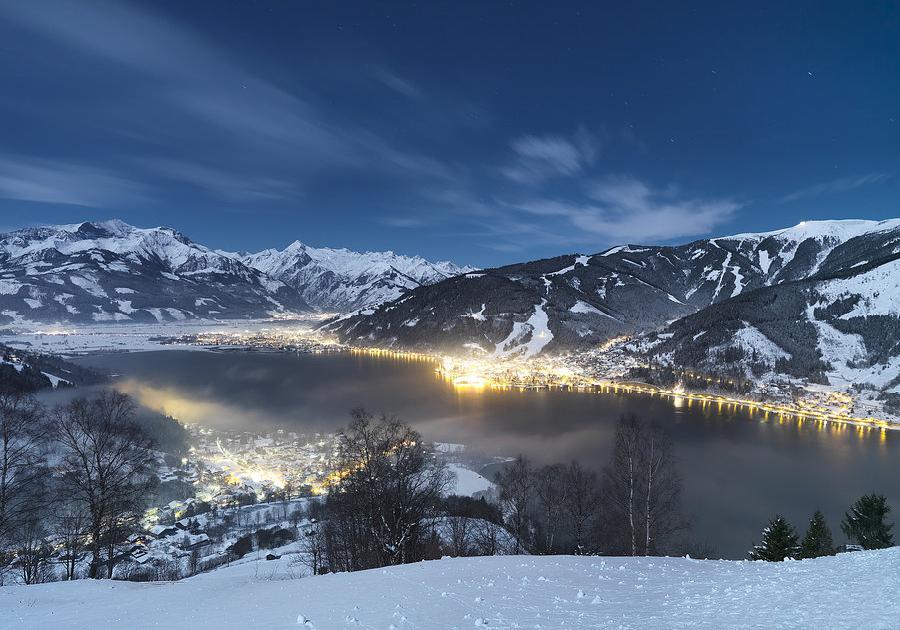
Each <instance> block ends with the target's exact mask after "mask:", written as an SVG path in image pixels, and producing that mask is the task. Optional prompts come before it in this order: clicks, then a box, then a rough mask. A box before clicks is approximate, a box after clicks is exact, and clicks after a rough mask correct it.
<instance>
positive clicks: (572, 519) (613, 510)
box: [496, 415, 688, 556]
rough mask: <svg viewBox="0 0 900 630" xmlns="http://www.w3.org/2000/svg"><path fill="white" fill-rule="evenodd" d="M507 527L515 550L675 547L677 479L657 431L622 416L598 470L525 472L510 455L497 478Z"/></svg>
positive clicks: (651, 551)
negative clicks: (516, 546)
mask: <svg viewBox="0 0 900 630" xmlns="http://www.w3.org/2000/svg"><path fill="white" fill-rule="evenodd" d="M496 482H497V485H498V488H499V500H500V505H501V509H502V512H503V514H504V515H505V517H506V521H507V526H508V527H509V528H510V531H511V532H512V533H513V534H515V535H516V539H517V541H518V544H519V547H520V548H521V550H522V551H525V552H530V553H541V554H555V553H566V554H568V553H575V554H597V553H602V554H606V555H629V556H638V555H641V556H643V555H657V554H664V553H670V552H673V551H674V550H675V549H676V546H677V547H678V548H679V550H680V548H681V546H682V545H683V543H682V541H681V539H680V537H678V534H680V533H683V532H684V531H686V530H687V529H688V522H687V520H686V519H685V518H684V516H683V514H682V512H681V500H680V499H681V485H682V484H681V478H680V476H679V474H678V471H677V467H676V461H675V457H674V455H673V453H672V445H671V441H670V440H669V438H668V436H667V435H666V434H665V433H664V432H663V431H662V430H661V429H660V428H659V427H657V426H655V425H651V424H647V423H645V422H643V421H641V420H639V419H638V418H636V417H635V416H630V415H629V416H623V417H622V418H621V419H620V420H619V423H618V425H617V427H616V434H615V442H614V445H613V452H612V456H611V458H610V461H609V463H608V464H607V466H606V467H605V468H604V469H603V471H602V473H600V474H597V473H596V472H594V471H592V470H589V469H586V468H584V467H583V466H582V465H581V464H579V463H578V462H574V461H573V462H571V463H569V464H567V465H563V464H551V465H547V466H542V467H539V468H536V467H532V466H531V464H530V463H529V462H528V460H526V459H525V458H523V457H519V458H517V459H516V460H515V461H514V462H512V463H510V464H509V465H507V466H506V467H505V468H504V469H503V470H502V471H501V472H500V473H498V475H497V479H496Z"/></svg>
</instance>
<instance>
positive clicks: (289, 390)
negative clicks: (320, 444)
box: [78, 351, 900, 558]
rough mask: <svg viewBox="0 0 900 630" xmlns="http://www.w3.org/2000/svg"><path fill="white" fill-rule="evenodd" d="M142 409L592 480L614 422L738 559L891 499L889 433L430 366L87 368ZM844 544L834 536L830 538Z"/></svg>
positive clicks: (324, 359)
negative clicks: (452, 449) (645, 435)
mask: <svg viewBox="0 0 900 630" xmlns="http://www.w3.org/2000/svg"><path fill="white" fill-rule="evenodd" d="M78 362H79V363H80V364H82V365H85V366H90V367H96V368H100V369H103V370H107V371H109V372H112V373H114V374H117V375H118V376H116V377H115V379H114V382H116V384H117V386H118V387H120V388H122V389H124V390H126V391H129V392H131V393H132V394H133V395H134V396H135V397H136V398H137V400H138V401H140V402H141V404H143V405H145V406H147V407H150V408H152V409H154V410H158V411H163V412H166V413H168V414H171V415H173V416H175V417H177V418H179V419H180V420H182V421H185V422H200V423H203V424H209V425H212V426H217V427H222V428H232V429H247V430H260V431H265V430H270V429H273V428H284V429H287V430H293V431H298V432H316V431H319V432H329V431H334V430H336V429H338V428H340V427H341V426H343V425H345V424H346V423H347V421H348V418H349V413H348V412H349V410H350V409H352V408H355V407H365V408H366V409H368V410H370V411H373V412H379V413H380V412H384V413H387V414H395V415H397V416H398V417H400V419H402V420H403V421H405V422H408V423H410V424H412V425H413V426H414V427H415V428H416V429H418V430H419V431H420V432H421V433H422V435H423V437H425V439H428V440H432V441H448V442H461V443H464V444H467V445H469V446H470V447H472V448H475V449H478V450H480V451H482V452H485V453H487V454H495V455H506V456H515V455H517V454H519V453H522V454H524V455H526V456H528V457H529V458H531V459H532V460H534V461H535V462H536V463H539V464H542V463H551V462H554V461H567V460H570V459H577V460H579V461H581V462H582V463H584V464H586V465H588V466H591V467H594V468H597V469H601V468H602V467H603V466H604V465H605V463H606V461H607V458H608V456H609V452H610V448H611V441H612V437H613V431H614V427H615V422H616V420H617V419H618V418H619V416H621V415H622V414H623V413H634V414H637V415H638V416H640V417H642V418H645V419H648V420H653V421H655V422H657V423H659V424H660V425H662V426H663V427H665V428H666V430H667V431H668V432H669V433H670V434H671V436H672V438H673V440H674V443H675V451H676V454H677V456H678V458H679V469H680V471H681V474H682V475H683V478H684V504H685V508H686V511H687V512H688V513H689V514H690V515H691V517H692V520H693V531H692V536H693V538H695V539H696V540H698V541H701V542H704V543H706V544H709V545H712V546H713V547H714V548H715V549H717V550H718V551H719V552H720V553H721V554H723V555H725V556H727V557H734V558H740V557H744V555H745V552H746V550H747V549H748V548H749V547H750V545H751V543H753V542H754V540H756V538H758V536H759V531H760V529H761V528H762V526H763V525H764V524H765V523H766V522H767V520H768V519H769V518H771V516H772V515H773V514H775V513H776V512H779V513H782V514H784V515H785V516H786V517H787V518H788V519H789V520H791V521H792V522H794V523H795V524H796V525H797V526H798V527H804V526H805V524H806V521H807V520H808V518H809V516H810V515H811V514H812V512H813V511H814V510H815V509H817V508H818V509H821V510H822V511H823V512H824V513H825V514H826V516H827V517H828V519H829V521H830V522H831V523H832V525H833V528H834V530H835V532H837V531H838V528H837V524H838V522H839V520H840V518H841V516H842V515H843V512H844V511H845V510H846V509H847V506H848V505H849V504H850V502H852V501H853V500H854V498H855V497H857V496H859V495H860V494H863V493H866V492H873V491H874V492H879V493H883V494H885V495H887V496H888V498H889V499H890V500H892V501H896V500H897V499H900V478H898V476H897V463H896V462H897V461H898V458H900V440H898V439H897V438H898V436H896V435H895V434H894V433H893V432H891V431H888V432H886V433H880V432H877V431H871V432H865V431H860V430H857V429H856V428H854V427H838V426H826V427H824V428H820V427H817V425H815V424H814V423H811V422H806V423H803V424H801V423H799V422H797V421H795V420H788V419H785V420H779V419H778V418H777V417H773V416H770V417H769V418H768V419H764V418H763V416H761V415H760V414H759V413H756V414H754V415H750V414H749V413H746V412H740V411H737V412H731V411H728V410H725V409H723V410H721V411H720V410H719V409H718V408H717V407H716V406H714V405H712V406H707V407H706V408H701V407H700V406H699V405H697V404H696V403H695V404H690V405H689V404H688V403H687V402H683V403H681V405H680V406H677V405H676V404H673V402H672V401H671V400H668V399H661V398H657V397H648V396H642V395H625V394H597V393H587V392H568V391H546V390H540V391H517V390H512V391H491V390H486V391H478V390H461V389H455V388H453V387H452V386H450V385H448V384H447V383H446V382H444V381H442V380H440V379H439V378H438V377H437V376H436V375H435V373H434V370H433V366H432V365H431V364H430V363H428V362H426V361H398V360H393V359H385V358H376V357H371V356H358V355H357V356H351V355H348V354H332V355H318V356H317V355H304V354H299V355H298V354H286V353H285V354H281V353H258V352H221V353H220V352H188V351H160V352H147V353H130V354H112V355H95V356H90V357H85V358H82V359H79V360H78ZM837 536H838V540H840V539H841V538H840V534H837Z"/></svg>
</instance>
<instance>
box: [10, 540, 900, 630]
mask: <svg viewBox="0 0 900 630" xmlns="http://www.w3.org/2000/svg"><path fill="white" fill-rule="evenodd" d="M898 590H900V547H894V548H892V549H886V550H882V551H870V552H858V553H848V554H841V555H838V556H835V557H828V558H819V559H816V560H804V561H788V562H784V563H767V562H735V561H711V560H692V559H688V558H612V557H609V558H603V557H572V556H550V557H537V556H500V557H481V558H458V559H444V560H438V561H431V562H422V563H418V564H410V565H405V566H400V567H391V568H387V569H374V570H371V571H361V572H358V573H345V574H334V575H324V576H317V577H306V578H301V579H296V578H294V577H292V573H291V571H290V570H289V567H288V566H287V565H286V564H285V563H280V562H278V561H270V562H266V561H264V560H260V561H257V562H248V563H244V564H240V565H236V566H232V567H227V568H223V569H219V570H217V571H213V572H212V573H207V574H201V575H198V576H196V577H193V578H189V579H186V580H182V581H180V582H165V583H130V582H110V581H107V580H102V581H91V580H80V581H76V582H64V583H54V584H42V585H38V586H29V587H24V586H15V587H4V588H0V611H2V616H0V626H3V627H4V628H19V629H22V630H28V629H41V630H43V629H46V628H54V629H57V630H65V629H67V628H72V629H78V630H83V629H85V628H109V629H116V628H128V629H129V630H139V629H142V628H168V629H170V630H182V629H190V630H194V629H196V628H217V629H222V630H227V629H230V628H234V629H240V630H245V629H247V628H273V629H274V628H318V629H319V630H326V629H332V628H384V629H385V630H387V629H390V628H393V629H394V630H407V629H409V630H411V629H413V628H476V627H487V628H618V629H626V628H691V629H692V630H697V629H703V628H709V629H715V630H721V629H725V628H816V629H818V630H821V629H825V628H828V629H832V628H848V629H849V628H853V629H856V628H867V629H878V628H884V629H887V628H897V627H898V624H900V598H898V597H897V592H898Z"/></svg>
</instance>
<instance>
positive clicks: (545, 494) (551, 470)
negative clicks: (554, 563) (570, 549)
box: [534, 464, 568, 553]
mask: <svg viewBox="0 0 900 630" xmlns="http://www.w3.org/2000/svg"><path fill="white" fill-rule="evenodd" d="M565 473H566V468H565V466H563V465H562V464H550V465H548V466H542V467H541V468H539V469H537V470H536V471H535V474H534V495H535V498H536V499H537V503H538V507H539V508H540V519H541V529H543V537H542V538H543V540H542V541H541V543H540V544H541V551H542V552H543V553H554V551H555V550H556V548H557V547H556V546H557V543H558V540H557V530H558V529H559V525H560V520H561V519H560V516H561V513H562V509H563V504H564V503H565V501H566V491H567V490H568V484H566V483H564V477H565Z"/></svg>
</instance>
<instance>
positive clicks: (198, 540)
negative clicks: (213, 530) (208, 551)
mask: <svg viewBox="0 0 900 630" xmlns="http://www.w3.org/2000/svg"><path fill="white" fill-rule="evenodd" d="M208 544H210V540H209V536H207V535H206V534H196V535H192V534H185V535H184V537H182V539H181V540H180V541H179V542H178V547H179V548H181V549H182V550H183V551H193V550H195V549H200V548H201V547H205V546H206V545H208Z"/></svg>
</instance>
